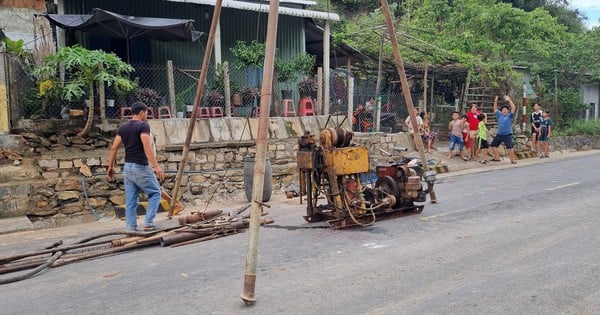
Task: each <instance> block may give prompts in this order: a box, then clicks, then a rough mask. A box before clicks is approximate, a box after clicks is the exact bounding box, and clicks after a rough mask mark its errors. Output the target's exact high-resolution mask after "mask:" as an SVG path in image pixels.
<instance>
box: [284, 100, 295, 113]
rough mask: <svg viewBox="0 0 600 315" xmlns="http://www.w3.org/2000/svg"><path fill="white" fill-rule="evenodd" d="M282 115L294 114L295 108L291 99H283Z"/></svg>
mask: <svg viewBox="0 0 600 315" xmlns="http://www.w3.org/2000/svg"><path fill="white" fill-rule="evenodd" d="M283 115H284V116H285V117H290V116H296V109H295V108H294V101H293V100H290V99H285V100H283Z"/></svg>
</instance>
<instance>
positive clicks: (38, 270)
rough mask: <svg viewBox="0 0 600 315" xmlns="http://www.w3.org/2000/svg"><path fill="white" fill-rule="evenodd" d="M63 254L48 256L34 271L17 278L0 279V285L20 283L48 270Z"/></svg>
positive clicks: (57, 253)
mask: <svg viewBox="0 0 600 315" xmlns="http://www.w3.org/2000/svg"><path fill="white" fill-rule="evenodd" d="M63 254H64V252H62V251H60V252H56V253H54V254H53V255H52V256H50V258H49V259H48V260H47V261H46V262H45V263H44V264H42V265H39V266H37V267H36V268H35V269H33V270H31V271H29V272H26V273H24V274H21V275H18V276H13V277H8V278H5V279H0V284H7V283H11V282H17V281H21V280H25V279H27V278H29V277H32V276H34V275H35V274H37V273H39V272H41V271H43V270H44V269H46V268H48V267H49V266H51V265H52V264H53V263H54V262H55V261H56V260H57V259H58V258H60V256H62V255H63Z"/></svg>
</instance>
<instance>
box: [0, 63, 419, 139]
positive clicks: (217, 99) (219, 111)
mask: <svg viewBox="0 0 600 315" xmlns="http://www.w3.org/2000/svg"><path fill="white" fill-rule="evenodd" d="M4 59H5V60H6V61H5V62H6V63H7V64H8V65H9V66H8V68H9V71H8V74H9V79H10V82H19V84H10V85H9V86H10V91H9V92H10V95H11V99H10V106H11V113H12V116H11V117H12V118H14V120H18V119H36V118H40V119H47V118H73V117H72V115H69V113H70V111H69V110H80V111H82V112H83V113H84V117H86V116H85V113H86V112H87V106H86V99H83V98H82V99H79V100H73V101H71V102H67V101H65V100H63V99H61V97H60V95H59V96H54V100H52V99H51V98H50V97H47V96H46V97H44V96H40V89H39V87H40V82H35V81H34V79H33V78H32V77H31V76H30V75H29V74H28V73H27V71H26V69H24V68H23V67H21V66H20V65H19V64H18V62H16V61H15V60H14V59H13V58H9V57H7V56H5V58H4ZM132 66H133V67H134V69H135V72H134V73H132V74H131V75H130V78H131V79H132V80H134V81H135V82H136V83H137V88H136V89H135V90H133V91H130V92H127V93H118V91H115V90H114V89H113V88H112V87H110V86H107V87H106V88H105V98H106V107H105V113H104V114H105V117H107V118H116V119H121V118H124V115H125V114H126V111H124V109H126V108H127V107H130V106H131V105H132V104H133V103H134V102H135V101H143V102H144V103H146V104H147V105H148V106H149V107H152V108H153V110H152V114H153V115H152V117H150V118H166V117H176V116H180V117H189V115H190V114H191V110H192V105H193V103H194V99H195V96H196V90H197V88H198V80H199V77H200V66H199V65H178V64H175V65H173V67H172V68H170V67H168V66H167V64H164V65H150V64H133V65H132ZM208 71H209V72H208V74H207V79H206V82H205V83H204V84H205V85H204V92H203V97H202V99H201V100H200V101H199V106H200V107H201V108H203V109H202V110H199V111H198V115H199V116H200V117H201V118H203V117H207V118H210V117H220V116H227V115H231V116H238V117H251V116H256V115H257V114H258V110H257V108H258V107H259V105H260V93H261V79H262V71H261V69H254V68H237V67H235V66H229V67H228V69H224V67H223V66H222V65H218V66H217V67H216V68H215V67H211V69H209V70H208ZM315 77H316V76H311V77H310V78H309V79H307V80H304V79H301V80H299V82H279V83H277V85H278V87H277V90H280V91H281V95H279V93H277V94H278V95H276V96H275V95H274V97H273V104H276V105H272V106H271V108H272V111H271V113H270V114H271V115H272V116H276V115H279V116H297V115H316V114H320V113H322V107H320V106H319V104H317V98H316V80H315V79H314V78H315ZM351 77H352V76H351V74H349V73H348V72H347V71H344V70H333V71H332V72H331V76H330V81H329V83H330V95H329V96H330V97H329V99H330V104H329V113H332V114H341V115H346V114H347V113H348V112H349V111H351V112H352V113H353V114H352V117H350V119H352V121H353V129H354V130H355V131H361V132H370V131H375V128H374V127H375V122H374V120H375V118H376V112H377V101H378V100H380V108H381V118H380V130H381V131H386V132H397V131H400V130H401V129H402V121H403V120H404V118H405V117H406V116H407V111H406V104H405V102H404V97H403V96H402V94H401V92H400V88H399V85H398V84H387V85H385V86H384V88H383V89H382V90H381V92H379V93H376V91H375V90H376V82H377V78H376V76H368V77H360V78H354V85H353V86H354V88H353V90H352V91H350V87H349V78H351ZM169 78H172V86H173V88H172V90H171V91H170V86H171V84H170V82H169ZM225 78H227V80H226V79H225ZM308 81H311V82H309V83H310V84H309V85H310V86H311V93H310V94H309V95H311V96H309V100H310V101H308V102H307V101H306V96H305V95H304V93H302V87H305V86H306V82H308ZM303 84H304V85H303ZM226 85H228V86H229V91H230V95H229V100H228V101H229V102H228V103H229V104H230V111H231V112H230V113H227V112H226V106H225V104H226V103H227V102H226V97H225V90H226V89H225V86H226ZM95 91H97V90H96V89H95ZM349 92H350V93H352V95H349ZM301 93H302V94H301ZM412 97H413V100H415V99H418V98H419V97H420V95H413V96H412ZM371 98H375V99H376V100H375V104H370V103H371V102H373V101H372V100H371ZM99 100H100V97H99V95H98V93H97V92H96V93H95V98H94V103H95V104H98V103H99ZM349 100H351V101H352V102H349ZM307 104H309V105H311V106H313V108H312V109H311V110H309V109H307V108H304V107H305V106H307ZM349 105H351V106H352V108H351V109H349ZM373 105H375V106H373ZM98 108H99V107H98V106H95V113H96V115H95V117H98V118H99V117H100V116H101V115H100V113H99V109H98ZM167 108H168V110H166V109H167Z"/></svg>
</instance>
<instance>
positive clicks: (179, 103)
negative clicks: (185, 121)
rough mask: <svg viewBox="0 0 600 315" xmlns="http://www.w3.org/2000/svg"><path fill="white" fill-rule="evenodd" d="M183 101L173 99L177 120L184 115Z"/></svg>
mask: <svg viewBox="0 0 600 315" xmlns="http://www.w3.org/2000/svg"><path fill="white" fill-rule="evenodd" d="M185 107H186V106H185V101H184V100H183V99H182V98H175V110H177V112H176V114H175V115H176V117H177V118H183V116H184V113H185Z"/></svg>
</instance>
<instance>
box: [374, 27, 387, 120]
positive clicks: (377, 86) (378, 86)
mask: <svg viewBox="0 0 600 315" xmlns="http://www.w3.org/2000/svg"><path fill="white" fill-rule="evenodd" d="M384 41H385V30H383V32H381V39H380V41H379V64H378V66H377V83H376V84H375V95H374V96H375V98H376V99H377V106H376V107H375V110H376V112H375V131H376V132H379V129H380V125H381V93H379V90H381V72H382V68H383V42H384Z"/></svg>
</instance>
